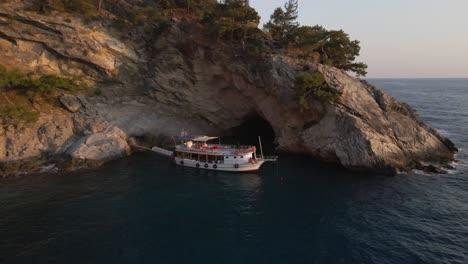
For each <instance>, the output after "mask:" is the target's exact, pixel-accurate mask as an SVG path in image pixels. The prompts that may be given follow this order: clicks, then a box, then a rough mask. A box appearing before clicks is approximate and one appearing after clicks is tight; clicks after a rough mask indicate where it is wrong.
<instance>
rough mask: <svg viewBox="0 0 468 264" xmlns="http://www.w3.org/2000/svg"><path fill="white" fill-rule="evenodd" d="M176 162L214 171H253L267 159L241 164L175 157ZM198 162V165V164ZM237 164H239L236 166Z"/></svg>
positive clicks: (185, 165) (180, 164)
mask: <svg viewBox="0 0 468 264" xmlns="http://www.w3.org/2000/svg"><path fill="white" fill-rule="evenodd" d="M174 161H175V163H176V164H177V165H179V166H184V167H189V168H196V169H203V170H214V171H228V172H251V171H258V170H259V169H260V167H261V166H262V165H263V163H265V161H263V160H260V161H257V162H256V163H250V162H249V163H240V164H223V163H214V162H213V163H207V162H200V161H196V160H190V159H182V158H177V157H176V158H175V159H174ZM197 164H198V166H197ZM236 165H237V166H236Z"/></svg>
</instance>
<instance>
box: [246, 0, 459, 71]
mask: <svg viewBox="0 0 468 264" xmlns="http://www.w3.org/2000/svg"><path fill="white" fill-rule="evenodd" d="M284 2H286V0H250V5H251V6H252V7H254V8H255V9H256V10H257V11H258V12H259V14H260V16H261V17H262V22H261V25H263V24H264V23H265V22H267V21H268V20H269V18H270V15H271V13H272V12H273V10H274V9H275V8H276V7H279V6H282V5H283V4H284ZM298 20H299V23H300V24H301V25H311V26H312V25H316V24H319V25H322V26H324V27H325V28H327V29H343V30H344V31H345V32H346V33H348V34H349V35H350V37H351V38H352V39H357V40H359V41H360V42H361V56H360V57H359V59H358V60H359V61H362V62H365V63H367V65H369V69H368V72H369V73H368V75H367V77H369V78H468V0H328V1H323V0H320V1H319V0H299V19H298Z"/></svg>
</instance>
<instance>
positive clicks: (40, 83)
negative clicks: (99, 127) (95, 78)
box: [0, 65, 88, 127]
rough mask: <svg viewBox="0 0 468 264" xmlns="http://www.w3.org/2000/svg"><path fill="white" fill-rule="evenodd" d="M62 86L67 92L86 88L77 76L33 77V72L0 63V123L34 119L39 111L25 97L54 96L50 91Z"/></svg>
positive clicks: (32, 120) (22, 122) (30, 98)
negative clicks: (10, 96)
mask: <svg viewBox="0 0 468 264" xmlns="http://www.w3.org/2000/svg"><path fill="white" fill-rule="evenodd" d="M57 88H58V89H62V90H65V91H68V92H70V93H78V92H81V91H84V90H86V89H87V88H88V86H87V85H85V84H84V83H82V81H81V80H80V79H79V78H65V77H59V76H56V75H43V76H40V77H35V76H34V74H33V73H27V74H25V73H23V72H21V71H19V70H16V69H7V68H6V67H5V66H3V65H0V93H3V94H2V98H0V99H2V100H0V102H1V104H0V105H1V106H0V125H2V126H4V127H6V126H10V125H15V126H17V125H20V124H29V123H34V122H36V121H37V119H38V117H39V113H38V112H37V111H35V110H33V109H32V107H31V103H30V102H28V100H26V99H29V101H34V99H35V98H36V97H45V99H48V100H50V99H54V96H53V92H54V91H55V90H56V89H57ZM6 92H15V94H16V93H17V94H19V95H21V96H23V97H25V98H26V99H23V100H24V101H23V100H19V99H16V100H9V99H8V96H7V95H6V94H5V93H6Z"/></svg>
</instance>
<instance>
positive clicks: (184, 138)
mask: <svg viewBox="0 0 468 264" xmlns="http://www.w3.org/2000/svg"><path fill="white" fill-rule="evenodd" d="M217 138H218V137H209V136H193V135H187V136H179V137H176V139H177V140H181V141H195V142H206V141H209V140H213V139H217Z"/></svg>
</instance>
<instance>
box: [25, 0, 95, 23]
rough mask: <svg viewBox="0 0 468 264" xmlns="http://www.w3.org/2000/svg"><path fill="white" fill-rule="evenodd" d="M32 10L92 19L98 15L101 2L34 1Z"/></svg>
mask: <svg viewBox="0 0 468 264" xmlns="http://www.w3.org/2000/svg"><path fill="white" fill-rule="evenodd" d="M31 9H32V10H34V11H37V12H41V13H45V14H47V13H49V12H50V11H51V10H57V11H63V12H68V13H73V14H80V15H82V16H83V17H85V18H87V19H90V18H93V17H95V16H97V15H98V9H99V1H95V0H34V1H32V6H31Z"/></svg>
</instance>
